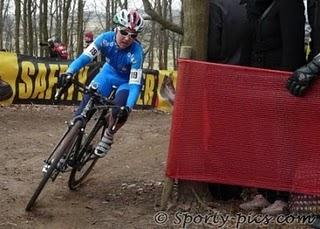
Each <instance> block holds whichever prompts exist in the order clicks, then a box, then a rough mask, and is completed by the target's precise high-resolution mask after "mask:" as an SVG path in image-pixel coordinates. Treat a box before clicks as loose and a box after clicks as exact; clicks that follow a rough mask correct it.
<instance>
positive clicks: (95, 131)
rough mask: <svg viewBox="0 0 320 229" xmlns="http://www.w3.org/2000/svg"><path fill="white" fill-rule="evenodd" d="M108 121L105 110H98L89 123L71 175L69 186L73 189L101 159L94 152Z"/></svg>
mask: <svg viewBox="0 0 320 229" xmlns="http://www.w3.org/2000/svg"><path fill="white" fill-rule="evenodd" d="M106 123H107V122H106V119H105V112H102V113H100V112H97V113H96V114H95V116H94V117H92V118H91V120H90V121H89V122H88V123H87V125H86V128H85V134H84V137H83V139H82V144H81V146H80V150H79V153H78V155H76V162H75V166H74V167H73V169H72V170H71V173H70V177H69V182H68V186H69V188H70V189H71V190H75V189H77V188H78V187H79V186H80V185H81V183H82V182H83V180H84V179H85V178H86V177H87V176H88V175H89V173H90V172H91V170H92V169H93V167H94V165H95V164H96V162H97V160H98V159H99V158H98V157H96V156H95V155H94V154H93V152H94V149H95V147H96V146H97V144H98V143H99V142H100V140H101V138H102V135H103V132H104V130H105V127H106Z"/></svg>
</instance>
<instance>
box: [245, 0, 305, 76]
mask: <svg viewBox="0 0 320 229" xmlns="http://www.w3.org/2000/svg"><path fill="white" fill-rule="evenodd" d="M247 16H248V20H249V23H250V29H251V32H250V33H248V34H250V35H248V39H247V43H246V49H245V53H243V55H242V63H244V64H246V65H250V66H255V67H261V68H270V69H279V70H290V71H293V70H295V69H297V68H299V67H301V66H302V65H304V64H305V62H306V56H305V52H304V25H305V16H304V5H303V0H273V1H272V0H247Z"/></svg>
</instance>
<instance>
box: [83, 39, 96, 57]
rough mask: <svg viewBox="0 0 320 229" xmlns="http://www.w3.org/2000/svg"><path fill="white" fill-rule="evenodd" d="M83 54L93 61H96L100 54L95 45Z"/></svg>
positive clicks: (90, 46)
mask: <svg viewBox="0 0 320 229" xmlns="http://www.w3.org/2000/svg"><path fill="white" fill-rule="evenodd" d="M83 53H84V54H85V55H87V56H89V57H90V58H91V59H94V58H95V57H96V56H98V54H99V50H98V48H97V46H96V45H95V44H94V43H91V44H90V45H89V46H88V48H86V49H85V50H84V51H83Z"/></svg>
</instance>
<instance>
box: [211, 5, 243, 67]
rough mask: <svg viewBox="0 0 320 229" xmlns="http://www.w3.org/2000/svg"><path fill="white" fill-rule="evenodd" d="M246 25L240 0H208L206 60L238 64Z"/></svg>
mask: <svg viewBox="0 0 320 229" xmlns="http://www.w3.org/2000/svg"><path fill="white" fill-rule="evenodd" d="M246 26H247V21H246V11H245V7H244V5H240V0H210V1H209V28H208V61H212V62H218V63H225V64H239V62H240V56H241V50H242V43H243V39H244V37H245V34H246Z"/></svg>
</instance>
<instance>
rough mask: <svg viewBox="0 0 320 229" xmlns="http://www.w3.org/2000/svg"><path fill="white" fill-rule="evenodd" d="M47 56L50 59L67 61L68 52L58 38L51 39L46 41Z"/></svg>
mask: <svg viewBox="0 0 320 229" xmlns="http://www.w3.org/2000/svg"><path fill="white" fill-rule="evenodd" d="M48 46H49V55H50V57H51V58H57V59H62V60H67V59H68V51H67V48H66V46H65V45H64V44H63V43H62V42H61V41H60V39H59V38H56V37H51V38H49V39H48Z"/></svg>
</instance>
